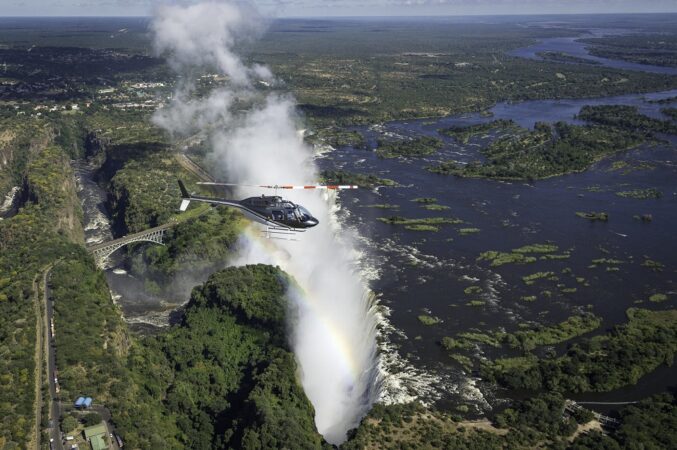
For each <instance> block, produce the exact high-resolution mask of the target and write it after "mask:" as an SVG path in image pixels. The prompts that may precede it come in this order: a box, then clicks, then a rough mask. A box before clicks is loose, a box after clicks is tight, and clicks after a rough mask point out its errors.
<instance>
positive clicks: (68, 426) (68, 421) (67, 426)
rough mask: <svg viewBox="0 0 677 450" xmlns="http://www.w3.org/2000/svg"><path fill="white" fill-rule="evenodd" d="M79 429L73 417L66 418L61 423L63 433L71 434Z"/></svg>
mask: <svg viewBox="0 0 677 450" xmlns="http://www.w3.org/2000/svg"><path fill="white" fill-rule="evenodd" d="M77 427H78V421H77V419H76V418H75V417H73V416H66V417H64V418H63V420H62V421H61V431H63V432H64V433H70V432H71V431H73V430H75V429H76V428H77Z"/></svg>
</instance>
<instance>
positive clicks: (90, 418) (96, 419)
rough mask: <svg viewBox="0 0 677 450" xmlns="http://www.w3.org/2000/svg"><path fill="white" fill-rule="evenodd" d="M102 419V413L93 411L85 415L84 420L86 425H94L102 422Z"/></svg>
mask: <svg viewBox="0 0 677 450" xmlns="http://www.w3.org/2000/svg"><path fill="white" fill-rule="evenodd" d="M102 420H103V419H102V418H101V414H99V413H95V412H93V413H89V414H87V415H86V416H85V417H84V419H83V422H84V423H85V426H88V427H91V426H92V425H96V424H99V423H101V421H102Z"/></svg>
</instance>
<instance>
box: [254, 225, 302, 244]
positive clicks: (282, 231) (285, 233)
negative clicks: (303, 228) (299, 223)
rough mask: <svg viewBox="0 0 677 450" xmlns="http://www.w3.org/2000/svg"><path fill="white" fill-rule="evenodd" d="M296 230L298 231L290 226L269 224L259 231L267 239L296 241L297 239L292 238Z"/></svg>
mask: <svg viewBox="0 0 677 450" xmlns="http://www.w3.org/2000/svg"><path fill="white" fill-rule="evenodd" d="M298 232H299V231H296V230H294V229H292V228H281V227H270V226H267V227H266V229H265V230H261V233H263V234H264V235H265V236H266V238H268V239H281V240H284V241H296V240H297V239H293V236H296V233H298Z"/></svg>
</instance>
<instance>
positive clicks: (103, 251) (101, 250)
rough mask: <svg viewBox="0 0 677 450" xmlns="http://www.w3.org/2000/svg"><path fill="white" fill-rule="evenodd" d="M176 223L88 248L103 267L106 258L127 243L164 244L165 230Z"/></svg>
mask: <svg viewBox="0 0 677 450" xmlns="http://www.w3.org/2000/svg"><path fill="white" fill-rule="evenodd" d="M174 225H175V224H173V223H171V224H165V225H161V226H159V227H155V228H150V229H148V230H145V231H142V232H140V233H134V234H128V235H127V236H124V237H121V238H119V239H114V240H112V241H108V242H103V243H101V244H95V245H92V246H90V247H87V250H88V251H89V252H90V253H91V254H92V256H94V261H95V262H96V265H97V266H98V267H100V268H102V267H103V266H104V263H105V261H106V259H107V258H108V257H109V256H110V255H112V254H113V253H114V252H116V251H117V250H118V249H120V248H122V247H124V246H125V245H127V244H131V243H133V242H153V243H155V244H160V245H164V244H163V243H162V238H163V237H164V234H165V230H167V229H168V228H171V227H172V226H174Z"/></svg>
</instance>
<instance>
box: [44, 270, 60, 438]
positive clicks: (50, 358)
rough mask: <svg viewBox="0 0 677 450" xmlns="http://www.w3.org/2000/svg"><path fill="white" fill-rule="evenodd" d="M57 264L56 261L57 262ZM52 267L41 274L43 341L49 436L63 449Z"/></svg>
mask: <svg viewBox="0 0 677 450" xmlns="http://www.w3.org/2000/svg"><path fill="white" fill-rule="evenodd" d="M57 264H58V263H57ZM51 270H52V267H49V268H47V270H45V272H44V273H43V276H42V286H43V291H42V292H43V297H44V299H43V300H44V303H45V319H44V320H45V342H46V347H47V378H48V379H49V396H50V397H51V402H50V404H51V406H50V408H49V423H50V429H49V437H50V439H51V440H52V441H51V442H52V445H53V448H54V449H55V450H63V444H62V441H61V431H60V428H59V424H60V423H61V399H60V396H59V394H58V393H57V392H56V382H55V380H54V374H55V373H56V355H55V353H54V336H52V329H51V324H52V320H54V302H53V300H52V299H51V298H50V295H49V283H48V280H49V275H50V273H51Z"/></svg>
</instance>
